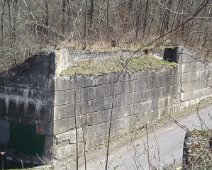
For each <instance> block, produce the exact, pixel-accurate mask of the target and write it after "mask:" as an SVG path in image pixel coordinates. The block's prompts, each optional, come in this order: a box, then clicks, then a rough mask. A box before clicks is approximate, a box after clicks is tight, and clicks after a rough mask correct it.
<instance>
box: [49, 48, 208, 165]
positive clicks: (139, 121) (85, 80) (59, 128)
mask: <svg viewBox="0 0 212 170" xmlns="http://www.w3.org/2000/svg"><path fill="white" fill-rule="evenodd" d="M170 51H171V52H170ZM164 58H165V59H166V60H169V61H175V62H177V63H178V65H177V67H176V68H171V69H161V70H158V71H154V70H150V71H140V72H136V73H132V74H128V73H123V74H121V76H120V77H119V74H120V73H110V74H105V75H100V76H75V77H73V76H72V77H60V76H57V77H55V105H54V130H53V134H54V135H55V140H54V146H53V148H54V157H55V158H56V160H60V161H62V160H69V159H70V158H76V127H77V132H78V135H77V136H78V137H77V140H78V146H79V150H78V152H79V154H82V153H83V145H84V143H83V140H86V146H85V148H86V150H89V149H93V148H97V147H99V146H100V145H103V144H105V143H106V142H107V136H108V130H109V123H110V115H111V107H112V103H113V100H114V96H115V102H114V103H113V109H112V129H111V136H112V139H115V138H118V137H120V136H122V135H123V134H127V133H130V131H131V130H132V129H133V128H139V127H142V126H144V125H145V123H146V122H149V121H152V120H155V119H159V118H161V117H162V116H163V115H165V114H167V113H169V114H171V113H173V112H177V111H180V110H182V109H183V108H186V107H189V106H192V105H194V104H197V102H199V101H200V100H201V99H203V98H206V97H209V96H211V94H212V93H211V92H212V91H211V88H210V84H211V82H212V81H211V80H212V79H211V78H212V77H211V74H210V73H211V72H210V69H211V64H210V63H208V62H207V65H206V64H205V63H204V62H202V61H200V59H199V57H197V56H195V55H194V54H192V53H191V52H189V51H187V50H185V49H183V48H176V49H171V50H169V49H168V52H167V53H166V51H165V56H164ZM117 77H119V79H118V81H117ZM75 116H76V119H75ZM75 122H76V124H75ZM83 134H84V138H83Z"/></svg>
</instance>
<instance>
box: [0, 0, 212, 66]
mask: <svg viewBox="0 0 212 170" xmlns="http://www.w3.org/2000/svg"><path fill="white" fill-rule="evenodd" d="M211 8H212V2H211V1H210V0H198V1H197V0H175V1H173V0H160V1H158V0H98V1H94V0H81V1H79V0H43V1H41V0H33V1H32V0H0V64H1V66H0V67H3V69H5V68H7V67H8V66H13V65H16V64H17V63H19V62H21V61H23V60H24V59H26V58H27V57H29V56H32V54H34V53H37V52H38V51H41V50H43V49H48V48H56V49H57V48H62V47H70V48H73V49H80V50H84V49H91V50H92V49H102V50H108V49H110V48H117V49H122V48H124V49H127V48H131V49H135V50H137V49H138V48H142V47H145V48H146V47H148V46H153V48H155V46H161V45H165V46H166V45H179V44H180V45H184V46H189V47H191V48H192V47H194V48H195V49H197V50H198V51H199V52H201V54H205V55H206V56H211V50H210V45H211V43H212V37H211V36H212V13H211ZM1 69H2V68H1Z"/></svg>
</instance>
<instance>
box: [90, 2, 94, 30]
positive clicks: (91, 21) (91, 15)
mask: <svg viewBox="0 0 212 170" xmlns="http://www.w3.org/2000/svg"><path fill="white" fill-rule="evenodd" d="M90 1H91V2H90V11H89V15H90V19H89V20H90V27H92V25H93V12H94V0H90Z"/></svg>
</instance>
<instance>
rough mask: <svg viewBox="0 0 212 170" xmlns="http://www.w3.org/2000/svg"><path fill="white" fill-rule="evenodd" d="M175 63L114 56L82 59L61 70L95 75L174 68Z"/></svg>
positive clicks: (146, 58)
mask: <svg viewBox="0 0 212 170" xmlns="http://www.w3.org/2000/svg"><path fill="white" fill-rule="evenodd" d="M176 65H177V64H176V63H171V62H168V61H164V60H160V59H159V58H156V57H154V56H145V57H143V56H142V57H140V56H139V57H132V58H130V59H127V58H120V57H114V58H110V59H106V60H82V61H80V62H78V64H77V66H72V67H69V68H67V69H66V70H64V71H62V73H61V76H65V75H75V74H77V75H96V74H98V75H99V74H105V73H111V72H120V71H122V70H123V68H124V71H128V72H130V73H131V72H138V71H141V70H159V69H161V68H174V67H176Z"/></svg>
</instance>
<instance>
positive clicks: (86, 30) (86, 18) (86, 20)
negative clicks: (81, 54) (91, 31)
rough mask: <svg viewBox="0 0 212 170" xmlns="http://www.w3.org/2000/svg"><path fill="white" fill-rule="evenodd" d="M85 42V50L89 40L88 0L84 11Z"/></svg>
mask: <svg viewBox="0 0 212 170" xmlns="http://www.w3.org/2000/svg"><path fill="white" fill-rule="evenodd" d="M84 13H85V14H84V42H83V50H84V49H86V47H87V41H88V24H87V23H88V0H85V12H84Z"/></svg>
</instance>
